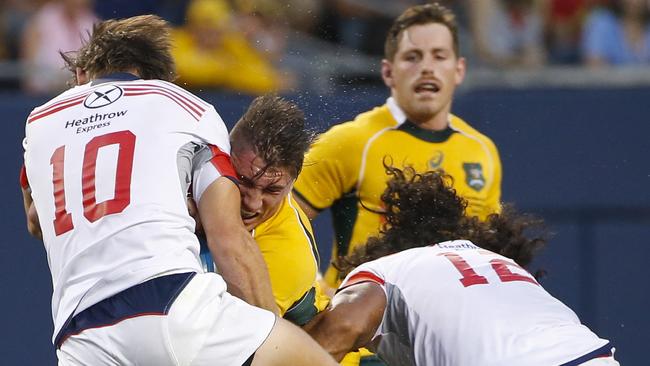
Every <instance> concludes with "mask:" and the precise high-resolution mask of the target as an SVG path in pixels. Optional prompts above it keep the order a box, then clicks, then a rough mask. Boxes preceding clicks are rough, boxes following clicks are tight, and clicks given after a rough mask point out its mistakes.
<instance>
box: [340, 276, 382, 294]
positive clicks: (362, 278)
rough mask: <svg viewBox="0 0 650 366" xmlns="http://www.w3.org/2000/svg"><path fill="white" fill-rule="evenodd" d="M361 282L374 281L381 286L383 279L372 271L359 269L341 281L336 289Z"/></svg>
mask: <svg viewBox="0 0 650 366" xmlns="http://www.w3.org/2000/svg"><path fill="white" fill-rule="evenodd" d="M362 282H374V283H376V284H378V285H381V286H383V285H384V283H385V281H384V279H383V278H381V277H379V276H377V275H376V274H374V273H372V272H367V271H361V272H357V273H355V274H353V275H352V276H351V277H350V278H348V280H347V281H345V282H343V283H342V284H341V286H339V289H338V290H337V291H341V290H343V289H344V288H347V287H350V286H352V285H356V284H359V283H362Z"/></svg>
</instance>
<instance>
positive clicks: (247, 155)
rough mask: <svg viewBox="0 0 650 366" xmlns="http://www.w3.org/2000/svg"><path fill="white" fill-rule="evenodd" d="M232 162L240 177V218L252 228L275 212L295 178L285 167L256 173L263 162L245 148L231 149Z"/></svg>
mask: <svg viewBox="0 0 650 366" xmlns="http://www.w3.org/2000/svg"><path fill="white" fill-rule="evenodd" d="M232 163H233V166H234V167H235V171H236V172H237V175H238V178H239V190H240V192H241V218H242V220H243V221H244V226H246V229H248V230H253V229H254V228H255V227H257V225H259V224H261V223H262V222H264V221H266V220H268V219H269V218H270V217H271V216H273V214H275V213H276V212H277V210H278V208H279V207H280V204H281V203H282V200H283V199H284V197H285V196H286V195H287V194H288V193H289V190H290V189H291V185H292V183H293V181H294V178H293V177H292V176H291V175H290V174H289V172H288V171H287V169H285V168H269V169H267V170H266V172H264V173H263V174H261V175H259V176H258V174H259V172H260V171H261V170H262V169H264V167H265V165H266V164H265V162H264V160H262V159H261V158H260V157H258V156H257V155H256V154H255V152H253V151H252V150H251V149H247V148H240V149H233V151H232Z"/></svg>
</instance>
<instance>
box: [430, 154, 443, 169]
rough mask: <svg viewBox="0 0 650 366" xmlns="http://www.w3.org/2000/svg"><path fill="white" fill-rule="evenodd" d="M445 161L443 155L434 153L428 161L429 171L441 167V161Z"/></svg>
mask: <svg viewBox="0 0 650 366" xmlns="http://www.w3.org/2000/svg"><path fill="white" fill-rule="evenodd" d="M443 160H445V154H444V153H443V152H442V151H440V150H437V151H434V152H433V155H432V156H431V159H429V162H428V163H429V169H432V170H435V169H438V168H440V166H441V165H442V161H443Z"/></svg>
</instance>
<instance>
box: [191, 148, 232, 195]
mask: <svg viewBox="0 0 650 366" xmlns="http://www.w3.org/2000/svg"><path fill="white" fill-rule="evenodd" d="M192 165H193V169H192V196H193V197H194V202H196V203H197V204H198V203H199V201H200V200H201V196H202V195H203V192H205V190H206V189H207V188H208V187H209V186H210V184H212V183H213V182H214V181H215V180H217V178H219V177H222V176H224V177H226V178H229V179H230V180H232V181H233V182H235V184H237V175H236V174H235V168H233V166H232V163H231V162H230V155H228V154H226V153H225V152H223V151H222V150H221V149H220V148H219V147H217V146H215V145H207V146H205V147H204V148H203V149H201V151H199V152H198V153H197V154H196V155H195V157H194V159H193V164H192Z"/></svg>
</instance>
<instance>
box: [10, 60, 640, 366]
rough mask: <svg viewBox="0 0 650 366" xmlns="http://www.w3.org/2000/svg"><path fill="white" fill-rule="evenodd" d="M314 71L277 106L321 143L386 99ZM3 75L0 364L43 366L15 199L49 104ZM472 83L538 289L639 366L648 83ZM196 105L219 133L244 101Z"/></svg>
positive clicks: (476, 79)
mask: <svg viewBox="0 0 650 366" xmlns="http://www.w3.org/2000/svg"><path fill="white" fill-rule="evenodd" d="M301 56H302V57H303V58H305V59H308V58H310V57H312V55H310V54H308V53H307V54H303V55H301ZM320 61H321V62H330V63H331V64H333V65H334V66H331V65H330V66H328V67H323V66H322V64H320V66H318V67H317V72H316V71H314V73H313V74H310V75H309V76H308V79H310V83H309V85H308V86H307V87H304V88H301V89H300V90H297V91H294V92H291V93H283V94H284V95H286V96H287V97H288V98H290V99H292V100H294V101H295V102H297V103H298V105H299V106H300V107H302V108H304V109H305V111H306V112H307V119H308V123H309V125H310V127H311V128H313V129H315V130H317V131H323V130H324V129H326V128H327V127H328V126H329V125H331V124H333V123H337V122H341V121H345V120H348V119H350V118H352V117H354V116H355V115H356V114H357V113H359V112H362V111H364V110H367V109H369V108H371V107H372V106H375V105H378V104H381V103H383V101H384V100H385V98H386V97H387V96H388V92H387V90H386V89H385V88H384V87H383V86H382V85H381V84H380V83H378V80H377V79H376V74H377V66H378V59H377V58H376V57H373V56H372V55H367V54H360V53H355V52H350V53H346V54H339V55H337V57H333V58H328V59H325V61H323V60H320ZM0 64H1V65H2V66H0V81H1V82H0V84H1V85H2V86H3V88H2V89H0V116H1V117H0V118H2V121H3V122H4V123H3V128H4V131H3V134H2V136H0V158H1V159H2V166H3V167H4V169H5V173H4V174H2V175H1V176H0V187H1V188H2V191H3V192H5V193H4V194H5V197H6V201H5V204H4V205H2V207H3V208H2V212H3V214H2V220H1V221H2V222H1V223H0V225H2V226H1V231H0V232H2V233H3V235H2V245H1V246H0V298H1V300H0V325H1V326H2V330H3V336H2V338H1V339H2V341H1V342H0V360H1V361H0V364H3V365H5V364H6V365H52V364H55V355H54V350H53V347H52V345H51V344H50V337H51V331H52V321H51V317H50V304H49V302H50V295H51V283H50V277H49V272H48V268H47V260H46V256H45V252H44V250H43V248H42V245H41V244H40V243H39V242H38V241H36V240H34V239H32V238H30V237H29V235H28V234H27V231H26V228H25V221H24V215H23V209H22V198H21V195H20V189H19V186H18V170H19V168H20V165H21V163H22V156H21V153H22V148H21V141H22V138H23V135H24V120H25V117H26V116H27V114H29V112H30V110H31V109H32V108H33V107H34V106H36V105H39V104H42V103H43V102H44V101H46V100H47V99H48V96H47V95H33V94H29V93H26V92H23V91H21V90H20V89H19V88H18V85H19V82H17V80H16V79H17V77H18V76H17V75H18V74H17V72H16V71H15V70H16V68H15V66H16V65H15V64H12V63H11V62H5V63H0ZM340 65H345V67H339V66H340ZM337 70H338V71H337ZM470 70H471V72H470V74H469V75H468V78H467V81H466V83H465V84H464V86H463V87H462V88H461V89H460V90H459V91H458V93H457V98H456V100H455V106H454V111H455V112H456V113H457V114H459V115H460V116H462V117H464V118H465V119H467V120H468V121H470V122H471V123H472V124H473V125H474V126H475V127H477V128H478V129H479V130H481V131H483V132H484V133H486V134H487V135H488V136H490V137H491V138H492V139H493V140H494V141H495V143H496V144H497V146H498V148H499V150H500V153H501V158H502V161H503V168H504V180H503V200H504V201H505V202H513V203H515V205H516V207H517V208H519V209H520V210H522V211H527V212H532V213H536V214H537V215H539V216H541V217H543V218H544V219H545V220H546V221H547V222H548V224H549V226H550V228H551V229H552V231H553V232H554V233H555V235H554V237H553V239H552V240H551V241H550V244H549V246H548V247H547V248H546V250H545V251H544V252H543V254H542V255H541V256H540V258H539V259H538V260H537V262H536V267H541V268H544V269H546V270H547V271H548V275H547V276H546V277H545V278H544V279H543V280H542V284H543V285H544V287H545V288H546V289H547V290H548V291H549V292H550V293H551V294H552V295H554V296H555V297H557V298H559V299H560V300H562V301H563V302H565V303H566V304H567V305H569V306H570V307H571V308H573V309H574V310H575V311H576V313H577V314H578V315H579V317H580V318H581V320H582V321H583V322H584V323H585V324H587V325H588V326H589V327H590V328H591V329H593V330H594V331H595V332H596V333H598V334H599V335H600V336H602V337H604V338H607V339H610V340H611V341H612V342H613V344H614V345H615V346H616V347H617V358H618V359H619V360H620V361H621V364H623V365H642V364H645V362H644V360H646V359H647V355H646V353H647V352H645V348H644V346H645V337H644V336H645V335H646V334H647V333H648V329H650V315H648V306H649V305H650V285H648V283H647V281H648V280H649V279H650V276H649V275H648V273H647V270H648V264H647V262H648V258H650V245H648V244H649V240H650V239H649V238H650V194H649V193H648V190H649V189H648V187H650V162H648V159H649V158H650V138H649V136H650V123H648V118H649V117H650V104H649V103H648V100H650V99H649V97H650V69H648V68H646V67H638V68H625V69H605V70H588V69H585V68H582V67H580V66H576V65H568V66H567V65H560V66H557V65H546V67H543V68H536V69H532V70H531V69H523V70H522V69H494V68H476V69H474V70H472V68H470ZM197 93H198V94H199V95H200V96H202V97H203V98H205V99H206V100H208V101H209V102H211V103H213V104H214V105H215V106H216V108H217V110H218V111H219V112H220V113H221V115H222V117H223V118H224V120H225V121H226V123H227V124H228V125H229V126H231V125H232V124H233V123H234V122H235V121H236V120H237V118H238V116H239V115H241V113H242V112H243V111H244V110H245V108H246V107H247V105H248V103H249V102H250V100H251V99H252V96H250V95H247V94H243V93H240V92H228V91H224V90H217V91H214V90H213V91H206V90H201V91H197ZM315 230H316V232H317V237H318V239H319V242H320V246H321V248H323V249H322V256H323V263H321V266H324V264H325V263H326V262H325V261H326V259H327V256H328V255H329V247H330V242H331V233H330V231H329V217H328V215H321V216H320V217H319V218H318V219H317V220H316V221H315ZM479 305H480V304H477V308H479ZM646 362H647V361H646Z"/></svg>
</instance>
